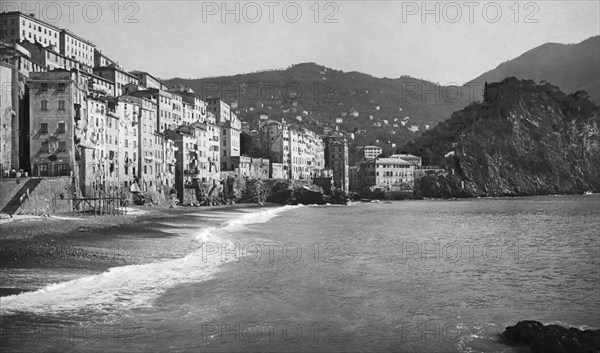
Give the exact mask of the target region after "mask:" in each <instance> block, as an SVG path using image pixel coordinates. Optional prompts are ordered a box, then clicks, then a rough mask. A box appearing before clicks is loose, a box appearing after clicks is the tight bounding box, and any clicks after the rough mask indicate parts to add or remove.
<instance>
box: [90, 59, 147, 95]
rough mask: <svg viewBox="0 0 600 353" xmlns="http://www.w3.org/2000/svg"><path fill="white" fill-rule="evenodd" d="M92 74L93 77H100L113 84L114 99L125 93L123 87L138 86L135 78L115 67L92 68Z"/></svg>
mask: <svg viewBox="0 0 600 353" xmlns="http://www.w3.org/2000/svg"><path fill="white" fill-rule="evenodd" d="M93 73H94V75H97V76H100V77H102V78H104V79H107V80H109V81H111V82H113V83H114V85H115V87H114V92H113V96H115V97H118V96H120V95H122V94H124V93H125V92H124V90H123V86H125V85H128V84H135V85H138V84H139V83H138V79H137V77H136V76H134V75H132V74H130V73H129V72H126V71H124V70H121V69H119V68H118V67H116V66H103V67H94V69H93Z"/></svg>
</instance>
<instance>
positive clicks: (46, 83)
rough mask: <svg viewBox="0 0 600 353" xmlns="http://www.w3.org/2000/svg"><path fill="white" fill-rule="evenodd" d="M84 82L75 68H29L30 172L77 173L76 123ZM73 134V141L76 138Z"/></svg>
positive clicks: (79, 112) (40, 174) (79, 118)
mask: <svg viewBox="0 0 600 353" xmlns="http://www.w3.org/2000/svg"><path fill="white" fill-rule="evenodd" d="M85 86H86V83H85V81H82V80H81V77H80V76H79V75H78V73H77V72H76V71H65V70H55V71H51V72H33V73H31V76H30V80H29V87H30V107H29V109H30V115H29V116H30V117H31V124H30V136H31V140H30V152H31V165H32V175H33V176H77V174H78V168H79V165H78V162H77V160H76V159H75V153H76V148H75V146H76V144H77V143H78V142H79V141H78V139H79V138H78V137H77V136H76V135H75V130H76V126H77V124H78V122H79V120H81V118H82V111H81V110H82V104H84V98H85V97H84V92H85V88H86V87H85ZM76 138H77V141H76Z"/></svg>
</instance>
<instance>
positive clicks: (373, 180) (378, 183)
mask: <svg viewBox="0 0 600 353" xmlns="http://www.w3.org/2000/svg"><path fill="white" fill-rule="evenodd" d="M414 173H415V165H414V164H413V163H411V162H407V161H405V160H404V159H401V158H397V157H393V158H374V159H370V160H367V161H365V162H363V163H361V165H360V170H359V171H358V174H359V175H358V179H359V183H358V184H359V186H360V189H361V190H364V189H366V188H368V189H370V190H371V191H373V190H375V189H378V190H379V191H403V190H410V189H412V185H413V183H414Z"/></svg>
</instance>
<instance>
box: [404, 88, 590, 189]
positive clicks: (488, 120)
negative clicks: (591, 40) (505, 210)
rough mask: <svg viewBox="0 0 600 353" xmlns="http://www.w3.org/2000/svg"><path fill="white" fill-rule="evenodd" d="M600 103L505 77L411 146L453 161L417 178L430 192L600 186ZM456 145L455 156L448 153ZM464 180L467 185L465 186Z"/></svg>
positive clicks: (430, 158) (434, 158)
mask: <svg viewBox="0 0 600 353" xmlns="http://www.w3.org/2000/svg"><path fill="white" fill-rule="evenodd" d="M599 120H600V108H599V107H598V106H597V105H594V104H593V103H591V102H590V100H589V97H588V96H587V95H586V94H585V93H583V92H576V93H574V94H571V95H567V94H565V93H563V92H561V91H560V90H559V89H558V87H556V86H553V85H550V84H548V83H546V84H543V85H536V84H535V83H534V82H533V81H531V80H518V79H516V78H514V77H510V78H507V79H505V80H503V81H502V82H500V83H492V84H489V85H487V87H486V89H485V94H484V100H483V102H481V103H475V104H471V105H469V106H468V107H466V108H465V109H463V110H461V111H458V112H456V113H454V114H453V115H452V117H451V118H450V119H448V120H447V121H444V122H443V123H441V124H439V125H438V126H436V127H435V128H434V129H432V130H431V131H428V132H426V133H424V134H423V136H422V137H420V138H418V139H416V140H414V141H412V142H410V143H409V144H408V145H407V147H406V148H407V149H408V150H409V151H410V152H412V153H419V154H422V155H423V161H424V163H433V164H438V165H446V164H447V165H448V166H449V167H450V168H453V169H454V171H455V175H454V176H452V175H451V176H449V177H447V178H444V177H440V178H433V177H428V178H425V179H423V181H422V182H421V183H420V184H419V185H417V187H416V190H417V194H419V195H421V196H425V197H465V196H503V195H540V194H565V193H583V192H586V191H594V192H599V191H600V174H599V173H598V170H600V131H599V129H598V125H599V124H598V122H599ZM451 151H453V152H454V153H455V155H454V157H451V156H449V157H448V158H445V154H446V153H448V152H451ZM461 182H464V188H461Z"/></svg>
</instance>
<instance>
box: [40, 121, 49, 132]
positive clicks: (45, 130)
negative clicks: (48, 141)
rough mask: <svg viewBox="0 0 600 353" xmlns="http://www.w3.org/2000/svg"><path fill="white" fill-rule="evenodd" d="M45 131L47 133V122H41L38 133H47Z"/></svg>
mask: <svg viewBox="0 0 600 353" xmlns="http://www.w3.org/2000/svg"><path fill="white" fill-rule="evenodd" d="M47 133H48V124H47V123H41V124H40V134H47Z"/></svg>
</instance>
